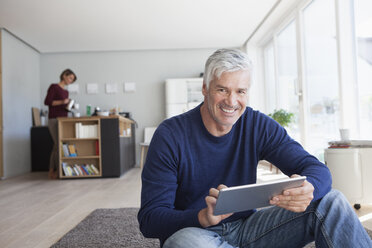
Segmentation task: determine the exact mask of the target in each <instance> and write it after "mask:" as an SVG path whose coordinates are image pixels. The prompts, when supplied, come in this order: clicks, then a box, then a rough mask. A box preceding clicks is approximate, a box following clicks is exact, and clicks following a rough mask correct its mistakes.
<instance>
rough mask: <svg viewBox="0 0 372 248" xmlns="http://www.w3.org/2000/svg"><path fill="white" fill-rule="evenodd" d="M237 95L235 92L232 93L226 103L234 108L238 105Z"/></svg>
mask: <svg viewBox="0 0 372 248" xmlns="http://www.w3.org/2000/svg"><path fill="white" fill-rule="evenodd" d="M237 99H238V97H237V95H236V94H235V93H234V92H231V93H230V94H229V95H228V96H227V99H226V103H227V104H228V105H229V106H231V107H233V106H235V105H236V104H237Z"/></svg>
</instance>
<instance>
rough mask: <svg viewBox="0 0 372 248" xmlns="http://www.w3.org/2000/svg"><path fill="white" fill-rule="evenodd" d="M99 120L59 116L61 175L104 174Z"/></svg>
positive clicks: (99, 175) (93, 175) (66, 176)
mask: <svg viewBox="0 0 372 248" xmlns="http://www.w3.org/2000/svg"><path fill="white" fill-rule="evenodd" d="M100 122H101V119H100V118H91V117H87V118H58V137H59V139H58V142H59V177H60V178H88V177H102V161H101V156H100V154H101V141H100V140H101V132H100ZM92 129H93V132H89V131H92ZM79 131H80V132H79Z"/></svg>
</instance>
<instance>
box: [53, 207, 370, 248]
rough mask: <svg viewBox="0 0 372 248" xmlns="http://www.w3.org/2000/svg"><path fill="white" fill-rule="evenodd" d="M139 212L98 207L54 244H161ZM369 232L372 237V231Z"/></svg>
mask: <svg viewBox="0 0 372 248" xmlns="http://www.w3.org/2000/svg"><path fill="white" fill-rule="evenodd" d="M137 213H138V208H116V209H96V210H94V211H93V212H92V213H91V214H89V215H88V216H87V217H86V218H85V219H84V220H83V221H82V222H80V223H79V224H78V225H77V226H76V227H75V228H73V229H72V230H71V231H69V232H68V233H67V234H66V235H64V236H63V237H62V238H61V239H60V240H59V241H58V242H57V243H55V244H54V245H53V246H51V247H52V248H57V247H68V248H88V247H89V248H95V247H110V248H116V247H128V248H147V247H148V248H157V247H160V244H159V241H158V240H157V239H147V238H145V237H143V235H142V234H141V232H140V231H139V227H138V222H137ZM367 232H368V234H369V236H371V237H372V231H370V230H367ZM305 247H306V248H310V247H315V244H314V242H312V243H310V244H308V245H307V246H305Z"/></svg>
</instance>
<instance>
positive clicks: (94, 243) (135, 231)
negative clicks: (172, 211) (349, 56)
mask: <svg viewBox="0 0 372 248" xmlns="http://www.w3.org/2000/svg"><path fill="white" fill-rule="evenodd" d="M137 213H138V208H118V209H96V210H94V211H93V212H92V213H91V214H89V215H88V216H87V217H86V218H85V219H84V220H83V221H82V222H80V223H79V224H78V225H77V226H76V227H75V228H73V229H72V230H71V231H69V232H68V233H67V234H65V235H64V236H63V237H62V238H61V239H60V240H59V241H58V242H57V243H55V244H54V245H53V246H51V247H52V248H57V247H68V248H85V247H89V248H92V247H110V248H116V247H128V248H147V247H148V248H156V247H160V244H159V241H158V240H157V239H147V238H145V237H143V235H142V234H141V232H140V231H139V227H138V222H137Z"/></svg>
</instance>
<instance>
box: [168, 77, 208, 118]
mask: <svg viewBox="0 0 372 248" xmlns="http://www.w3.org/2000/svg"><path fill="white" fill-rule="evenodd" d="M202 88H203V78H173V79H167V80H166V81H165V112H166V118H170V117H172V116H175V115H179V114H182V113H184V112H187V111H188V110H190V109H193V108H195V107H196V106H198V105H199V104H200V103H201V102H203V100H204V96H203V93H202Z"/></svg>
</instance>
